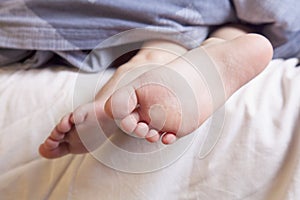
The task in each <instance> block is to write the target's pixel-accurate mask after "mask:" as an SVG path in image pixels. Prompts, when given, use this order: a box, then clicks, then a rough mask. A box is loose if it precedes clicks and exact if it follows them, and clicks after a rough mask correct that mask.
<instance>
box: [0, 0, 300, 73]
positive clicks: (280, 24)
mask: <svg viewBox="0 0 300 200" xmlns="http://www.w3.org/2000/svg"><path fill="white" fill-rule="evenodd" d="M299 8H300V1H299V0H272V1H271V0H251V1H250V0H232V1H229V0H203V1H200V0H190V1H186V0H151V1H144V0H132V1H125V0H114V1H111V0H72V1H71V0H2V1H1V2H0V47H1V48H2V49H0V58H1V57H5V56H6V55H7V54H8V53H7V49H10V50H9V51H10V54H11V53H12V50H11V49H18V50H28V51H29V50H37V51H40V53H38V54H37V53H36V54H35V55H34V56H35V57H37V58H38V57H41V59H42V58H43V59H45V58H48V59H50V57H51V56H49V55H52V54H50V53H49V52H54V53H55V54H57V55H59V56H61V57H62V58H64V59H66V60H67V61H68V62H69V63H71V64H72V65H74V66H76V67H79V68H82V69H83V70H85V71H90V72H95V71H99V70H101V69H103V68H104V67H106V66H105V65H107V64H108V63H109V61H108V60H105V59H106V57H107V56H108V55H109V54H111V53H114V52H115V51H116V46H120V45H123V46H124V45H126V44H128V43H133V42H140V41H143V40H147V39H153V38H163V39H168V40H172V41H175V42H178V43H180V44H182V45H184V46H186V47H187V48H190V49H191V48H194V47H196V46H197V45H199V44H200V43H201V42H202V41H203V40H204V39H205V38H206V37H207V36H208V34H209V31H210V30H211V27H214V26H217V25H222V24H225V23H232V22H233V23H245V24H250V25H252V26H253V27H254V28H255V29H256V30H257V31H258V32H260V33H262V34H263V35H265V36H266V37H268V38H269V39H270V41H271V42H272V44H273V46H274V47H275V54H274V57H275V58H277V57H282V58H288V57H294V56H298V57H300V20H299V17H300V10H299ZM135 28H140V29H143V30H146V31H134V32H130V34H127V35H126V34H122V36H120V37H115V35H116V34H119V33H122V32H124V31H128V30H132V29H135ZM112 36H114V40H112V39H110V40H108V41H109V42H107V41H106V40H107V38H110V37H112ZM99 44H101V45H100V48H99ZM95 47H98V48H99V50H98V53H99V54H103V55H106V56H101V55H97V58H99V59H101V60H99V61H98V62H93V63H94V65H92V64H91V65H84V66H82V65H81V63H82V61H83V60H84V58H85V57H86V55H87V52H86V51H82V50H91V49H94V48H95ZM112 47H114V48H115V49H113V50H112ZM124 49H126V48H124ZM43 52H44V53H45V52H46V53H47V56H42V54H43ZM22 55H25V54H22ZM108 57H114V56H113V55H111V56H108ZM10 62H11V60H9V59H7V58H6V60H5V62H4V61H3V62H1V61H0V63H10ZM37 63H39V62H37ZM40 63H43V62H40ZM35 66H38V65H35Z"/></svg>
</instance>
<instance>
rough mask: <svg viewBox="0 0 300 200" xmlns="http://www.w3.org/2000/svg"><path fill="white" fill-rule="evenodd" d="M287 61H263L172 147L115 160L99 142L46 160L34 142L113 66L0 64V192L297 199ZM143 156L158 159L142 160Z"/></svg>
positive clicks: (295, 94) (299, 88) (298, 144)
mask: <svg viewBox="0 0 300 200" xmlns="http://www.w3.org/2000/svg"><path fill="white" fill-rule="evenodd" d="M297 63H298V60H297V59H295V58H294V59H288V60H282V59H276V60H272V61H271V63H270V64H269V66H268V67H267V68H266V70H265V71H264V72H262V73H261V74H260V75H259V76H257V77H256V78H255V79H254V80H252V81H251V82H249V83H248V84H247V85H245V86H244V87H242V88H241V89H240V90H239V91H238V92H236V93H235V94H234V95H233V96H232V97H231V98H230V99H229V100H228V101H227V103H226V104H225V105H224V106H223V107H222V108H221V109H219V110H218V111H217V112H216V113H215V114H214V115H213V116H212V117H211V118H209V119H208V120H207V121H206V122H205V123H204V124H203V125H202V126H201V127H200V128H199V129H197V130H196V131H195V132H194V133H192V134H191V135H189V136H188V137H184V138H183V139H182V140H180V141H181V142H178V143H177V146H176V145H175V146H172V145H171V146H172V147H165V146H164V145H161V144H157V146H159V148H160V153H159V154H157V155H158V156H152V157H151V158H150V157H149V156H147V155H143V156H142V157H132V156H128V157H125V158H124V157H122V154H121V153H120V152H118V150H116V151H115V150H113V149H112V148H110V147H108V146H106V147H103V148H102V149H100V150H99V151H100V154H97V155H102V157H101V158H100V159H99V157H97V156H95V155H93V154H91V153H89V154H83V155H68V156H65V157H62V158H59V159H55V160H47V159H44V158H42V157H41V156H40V155H39V154H38V151H37V150H38V147H39V144H40V143H41V142H43V140H44V139H45V138H46V137H47V135H48V134H49V132H50V131H51V129H52V128H53V127H54V126H55V124H56V123H57V122H58V121H59V120H60V118H61V117H62V116H63V115H64V114H66V113H68V112H70V111H71V110H73V109H74V108H76V107H77V106H78V105H80V104H82V103H85V102H88V101H90V100H91V99H92V98H93V94H94V93H95V84H94V83H95V81H93V80H98V79H99V77H100V76H101V77H102V78H101V81H98V82H97V88H99V87H101V86H102V85H103V84H104V83H105V82H106V81H107V80H108V78H109V77H110V76H111V75H112V73H113V69H111V70H107V71H106V72H105V73H102V74H82V73H79V72H77V71H76V70H73V69H70V68H66V67H63V66H53V67H47V68H43V69H30V70H24V69H22V68H20V67H19V66H10V67H4V68H1V69H0V102H1V103H0V113H1V115H0V199H5V200H14V199H49V200H57V199H151V200H152V199H202V200H203V199H204V200H210V199H218V200H227V199H228V200H229V199H230V200H232V199H247V200H250V199H251V200H260V199H261V200H269V199H270V200H277V199H278V200H279V199H280V200H282V199H300V189H299V188H300V162H299V158H300V123H299V122H300V121H299V120H300V114H299V111H300V68H299V67H298V68H297V67H295V66H296V65H297ZM81 79H82V80H84V81H83V82H84V84H82V85H81V87H78V82H80V80H81ZM78 90H79V91H80V92H79V94H80V95H77V94H78ZM220 122H221V123H220ZM119 135H120V136H117V137H120V138H121V139H122V134H119ZM120 138H119V140H121V139H120ZM117 140H118V138H117V139H116V141H117ZM130 141H131V142H129V143H126V140H125V142H124V141H123V143H125V146H126V145H127V146H128V148H131V149H135V150H141V151H140V152H142V150H143V149H145V148H148V147H149V148H151V147H150V146H151V145H153V144H145V143H143V142H140V141H139V139H136V138H134V139H131V140H130ZM134 141H137V142H134ZM154 145H156V144H154ZM178 145H179V146H178ZM180 145H183V146H184V147H185V148H182V146H180ZM177 147H178V148H179V149H180V150H179V151H178V148H177ZM173 152H175V154H176V155H175V156H173V154H172V153H173ZM98 153H99V152H98ZM172 156H173V157H172ZM102 158H103V159H102ZM147 159H148V160H147ZM149 159H151V160H152V161H154V162H152V161H151V160H150V161H151V162H149V163H160V164H159V165H155V166H150V165H151V164H150V165H145V161H149ZM166 159H169V160H166ZM157 161H159V162H157ZM137 166H138V167H137Z"/></svg>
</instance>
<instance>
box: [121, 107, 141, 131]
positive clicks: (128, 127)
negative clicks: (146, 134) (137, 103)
mask: <svg viewBox="0 0 300 200" xmlns="http://www.w3.org/2000/svg"><path fill="white" fill-rule="evenodd" d="M138 122H139V114H138V113H137V112H133V113H131V114H130V115H128V116H127V117H125V118H124V119H122V120H121V122H120V126H121V129H122V130H123V131H124V132H125V133H133V131H134V129H136V126H137V124H138Z"/></svg>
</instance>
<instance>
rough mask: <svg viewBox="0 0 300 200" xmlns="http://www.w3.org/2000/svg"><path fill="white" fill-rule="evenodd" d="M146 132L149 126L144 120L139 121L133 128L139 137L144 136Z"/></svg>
mask: <svg viewBox="0 0 300 200" xmlns="http://www.w3.org/2000/svg"><path fill="white" fill-rule="evenodd" d="M148 132H149V126H148V124H146V123H144V122H139V123H138V124H137V126H136V128H135V129H134V133H135V134H136V135H137V136H139V137H141V138H145V137H146V135H147V133H148Z"/></svg>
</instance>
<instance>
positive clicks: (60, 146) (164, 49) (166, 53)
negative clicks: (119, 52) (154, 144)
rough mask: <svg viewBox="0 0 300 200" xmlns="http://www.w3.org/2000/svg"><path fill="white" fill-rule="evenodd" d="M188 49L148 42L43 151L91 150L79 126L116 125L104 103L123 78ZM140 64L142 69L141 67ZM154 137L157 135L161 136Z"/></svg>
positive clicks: (60, 127) (60, 126) (45, 154)
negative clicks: (85, 145) (81, 135)
mask: <svg viewBox="0 0 300 200" xmlns="http://www.w3.org/2000/svg"><path fill="white" fill-rule="evenodd" d="M185 52H186V49H184V48H183V47H181V46H179V45H176V44H173V43H170V42H166V41H150V42H146V43H145V45H144V46H143V48H142V50H140V51H139V52H138V54H137V55H135V56H134V57H133V58H132V59H131V60H130V61H129V62H127V63H125V64H123V65H122V66H121V67H119V68H118V69H117V71H116V73H115V74H114V75H113V76H112V78H111V79H110V80H109V81H108V82H107V83H106V84H105V85H104V86H103V88H102V89H101V90H100V91H99V93H98V94H97V96H96V98H95V101H94V102H93V103H88V104H84V105H82V106H80V107H79V108H77V109H76V110H75V111H74V112H73V113H70V114H67V115H66V116H64V117H63V118H62V120H61V121H60V122H59V123H58V124H57V125H56V127H55V128H54V129H53V130H52V132H51V133H50V135H49V137H48V138H47V139H46V140H45V141H44V143H43V144H41V146H40V148H39V152H40V154H41V155H42V156H43V157H46V158H57V157H61V156H64V155H67V154H69V153H72V154H78V153H86V152H88V150H87V149H86V148H85V147H84V145H83V144H82V141H81V139H80V138H79V135H78V133H77V130H76V128H75V125H76V127H80V128H81V129H84V130H87V131H86V132H89V131H88V130H90V129H92V127H91V126H97V125H98V122H97V121H96V120H99V121H103V120H104V121H105V122H102V123H105V124H107V123H110V124H109V125H108V127H109V126H111V127H112V126H116V125H115V123H114V121H113V120H111V119H110V118H109V117H107V116H106V113H105V112H104V104H105V102H106V101H107V99H108V98H109V96H110V95H111V94H112V93H113V92H114V88H115V87H116V86H117V85H118V84H119V81H120V79H121V78H122V77H123V76H125V75H126V78H129V80H128V81H127V83H128V82H130V81H131V80H134V79H135V78H136V77H138V76H139V75H140V74H142V73H144V72H145V70H148V69H145V68H144V67H141V66H143V65H144V64H149V63H150V64H166V63H168V62H170V61H171V60H173V59H175V58H176V57H178V56H179V55H182V54H184V53H185ZM139 67H140V68H141V70H139V69H138V68H139ZM131 72H133V73H131ZM123 84H124V83H123ZM95 107H97V108H98V109H97V110H96V115H97V117H95V112H94V111H95ZM96 118H98V119H96ZM154 137H157V135H155V136H154ZM154 139H155V138H154ZM157 139H158V138H157Z"/></svg>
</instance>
